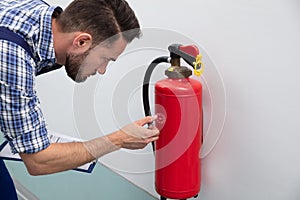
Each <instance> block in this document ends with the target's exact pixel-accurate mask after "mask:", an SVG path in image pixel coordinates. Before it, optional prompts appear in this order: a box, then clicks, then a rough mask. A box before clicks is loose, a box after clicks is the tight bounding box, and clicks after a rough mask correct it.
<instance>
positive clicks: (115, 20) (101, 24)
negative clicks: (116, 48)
mask: <svg viewBox="0 0 300 200" xmlns="http://www.w3.org/2000/svg"><path fill="white" fill-rule="evenodd" d="M57 21H58V24H59V25H60V27H61V29H62V31H63V32H76V31H82V32H87V33H89V34H91V35H92V37H93V45H97V44H99V43H100V42H103V41H105V40H107V39H109V38H111V37H112V36H116V35H118V36H117V38H118V37H119V35H122V36H123V38H124V39H125V40H126V41H127V42H128V43H129V42H131V41H132V40H133V39H134V38H139V37H140V35H141V31H140V25H139V22H138V20H137V18H136V16H135V13H134V11H133V10H132V9H131V8H130V6H129V5H128V3H127V2H126V1H125V0H74V1H73V2H71V3H70V5H69V6H68V7H67V8H66V9H65V10H64V11H63V12H62V13H61V14H60V15H59V16H58V17H57ZM114 38H115V37H114ZM117 38H115V39H117Z"/></svg>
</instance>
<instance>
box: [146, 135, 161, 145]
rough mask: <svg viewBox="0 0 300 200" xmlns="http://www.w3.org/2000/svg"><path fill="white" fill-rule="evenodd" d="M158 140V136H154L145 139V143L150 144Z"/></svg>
mask: <svg viewBox="0 0 300 200" xmlns="http://www.w3.org/2000/svg"><path fill="white" fill-rule="evenodd" d="M158 139H159V137H158V136H154V137H150V138H147V140H146V142H147V143H151V142H155V141H156V140H158Z"/></svg>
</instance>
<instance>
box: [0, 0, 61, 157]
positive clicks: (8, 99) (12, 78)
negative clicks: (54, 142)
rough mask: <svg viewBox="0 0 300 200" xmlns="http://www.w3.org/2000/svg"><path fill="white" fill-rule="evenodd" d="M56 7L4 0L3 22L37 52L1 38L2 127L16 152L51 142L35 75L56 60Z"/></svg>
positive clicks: (27, 0) (0, 9)
mask: <svg viewBox="0 0 300 200" xmlns="http://www.w3.org/2000/svg"><path fill="white" fill-rule="evenodd" d="M55 8H56V7H52V6H49V5H47V4H46V3H45V2H43V1H41V0H1V1H0V26H2V27H6V28H8V29H10V30H12V31H14V32H15V33H17V34H19V35H20V36H21V37H23V38H24V40H25V41H26V42H27V43H28V44H29V46H30V48H31V50H32V53H33V55H34V58H32V57H31V56H30V54H29V53H28V52H26V51H25V50H24V49H23V48H22V47H20V46H18V45H16V44H15V43H13V42H10V41H6V40H1V39H0V112H1V113H0V128H1V132H3V134H4V136H5V138H6V139H7V140H8V141H9V144H10V146H11V148H12V152H13V153H35V152H38V151H41V150H43V149H45V148H47V147H48V146H49V144H50V142H49V139H48V136H47V129H46V124H45V120H44V118H43V114H42V111H41V108H40V102H39V99H38V97H37V95H36V91H35V76H36V74H37V73H38V72H39V71H40V70H41V69H42V68H43V67H45V66H48V65H52V64H54V63H55V61H56V59H55V52H54V48H53V39H52V23H51V20H52V14H53V12H54V10H55Z"/></svg>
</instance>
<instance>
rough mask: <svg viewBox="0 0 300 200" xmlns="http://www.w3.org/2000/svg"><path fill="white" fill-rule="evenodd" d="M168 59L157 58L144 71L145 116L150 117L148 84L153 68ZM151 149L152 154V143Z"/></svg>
mask: <svg viewBox="0 0 300 200" xmlns="http://www.w3.org/2000/svg"><path fill="white" fill-rule="evenodd" d="M169 60H170V57H168V56H162V57H159V58H156V59H154V60H153V61H152V62H151V63H150V65H149V67H148V68H147V70H146V73H145V76H144V82H143V91H142V93H143V105H144V113H145V116H151V110H150V103H149V82H150V77H151V74H152V72H153V70H154V69H155V67H156V66H157V65H158V64H159V63H162V62H165V63H169ZM152 149H153V152H154V151H155V145H154V142H152Z"/></svg>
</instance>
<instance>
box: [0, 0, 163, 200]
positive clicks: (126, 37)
mask: <svg viewBox="0 0 300 200" xmlns="http://www.w3.org/2000/svg"><path fill="white" fill-rule="evenodd" d="M0 27H2V29H3V28H4V30H2V32H0V111H1V114H0V127H1V132H2V133H3V134H4V136H5V138H6V139H7V140H8V141H9V144H10V146H11V149H12V152H13V153H19V154H20V156H21V158H22V159H23V161H24V163H25V165H26V167H27V170H28V172H29V173H30V174H31V175H42V174H50V173H56V172H60V171H65V170H69V169H73V168H76V167H78V166H80V165H82V164H85V163H87V162H90V161H92V160H94V159H96V158H99V157H100V156H102V155H104V154H107V153H109V152H112V151H115V150H118V149H120V148H127V149H140V148H143V147H145V146H146V145H147V144H148V143H150V142H152V141H155V140H157V139H158V134H159V131H158V130H157V129H156V128H155V127H153V128H151V129H147V128H144V127H143V126H144V125H145V124H149V123H152V122H153V120H155V117H150V116H149V117H146V118H143V119H140V120H138V121H136V122H134V123H132V124H129V125H127V126H125V127H124V128H122V129H121V130H118V131H116V132H113V133H111V134H108V135H106V136H104V137H100V138H96V139H93V140H90V141H87V142H72V143H63V144H62V143H60V144H57V143H56V144H50V142H49V139H48V137H47V128H46V125H45V121H44V118H43V115H42V112H41V109H40V104H39V100H38V97H37V96H36V91H35V87H34V86H35V77H36V76H37V75H39V74H41V73H44V72H45V71H49V68H50V70H51V69H56V68H58V67H60V66H63V65H64V66H65V70H66V72H67V75H68V76H69V77H70V78H72V79H73V80H74V81H76V82H83V81H85V80H86V79H87V78H88V77H89V76H91V75H94V74H96V73H97V72H98V73H100V74H104V73H105V70H106V66H107V64H108V62H109V61H114V60H116V59H117V58H118V56H119V55H120V54H121V53H122V52H123V51H124V49H125V47H126V45H127V44H128V43H130V42H131V41H132V40H133V39H134V38H138V37H139V35H140V27H139V23H138V20H137V19H136V17H135V14H134V12H133V11H132V9H131V8H130V7H129V5H128V4H127V3H126V2H125V1H124V0H74V1H73V2H72V3H71V4H70V5H69V6H68V7H67V8H66V9H65V10H64V11H63V10H62V9H61V8H60V7H52V6H49V5H47V4H46V3H45V2H43V1H42V0H2V1H1V2H0ZM10 32H12V33H10ZM16 34H17V36H19V37H20V38H22V39H23V40H24V41H25V42H26V44H27V45H28V47H29V50H28V48H26V45H25V44H23V45H21V44H20V43H22V42H19V43H18V42H15V41H14V40H15V39H7V38H5V36H6V35H9V36H11V35H12V36H14V35H16ZM14 38H15V36H14ZM49 66H50V67H49ZM1 166H2V167H1ZM0 169H1V171H0V172H2V171H3V172H2V174H0V181H2V179H3V178H1V176H4V175H3V174H5V173H4V172H5V171H6V168H5V166H4V163H3V161H2V160H1V161H0ZM6 178H7V179H6V180H5V181H6V182H5V183H0V194H4V193H8V190H9V188H10V189H11V188H13V185H12V184H11V180H10V177H9V176H8V177H6ZM4 185H6V186H7V188H4ZM1 188H2V189H1ZM11 193H12V196H10V197H8V198H6V199H10V198H11V199H13V198H15V196H16V195H15V193H14V192H11ZM13 193H14V194H13Z"/></svg>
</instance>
